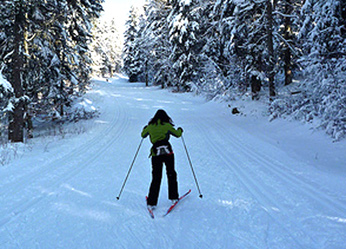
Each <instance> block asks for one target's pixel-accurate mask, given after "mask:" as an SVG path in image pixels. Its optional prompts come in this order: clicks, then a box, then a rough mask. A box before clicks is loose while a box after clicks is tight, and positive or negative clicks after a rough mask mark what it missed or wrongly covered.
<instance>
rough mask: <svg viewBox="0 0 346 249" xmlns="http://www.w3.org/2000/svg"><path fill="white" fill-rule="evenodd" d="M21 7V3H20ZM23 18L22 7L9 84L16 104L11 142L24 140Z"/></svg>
mask: <svg viewBox="0 0 346 249" xmlns="http://www.w3.org/2000/svg"><path fill="white" fill-rule="evenodd" d="M20 4H21V5H22V3H20ZM24 23H25V16H24V13H23V8H22V6H20V7H19V12H18V14H17V16H16V18H15V22H14V30H13V31H14V53H13V71H12V77H11V78H12V80H11V84H12V87H13V91H14V95H15V99H16V103H15V104H14V110H13V113H11V115H10V120H9V121H10V124H9V132H8V138H9V140H10V141H11V142H23V140H24V132H23V128H24V99H23V95H24V91H23V85H22V74H23V69H24V58H23V56H24V49H25V42H24V30H23V26H24Z"/></svg>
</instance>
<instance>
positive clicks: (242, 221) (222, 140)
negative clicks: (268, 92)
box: [0, 77, 346, 249]
mask: <svg viewBox="0 0 346 249" xmlns="http://www.w3.org/2000/svg"><path fill="white" fill-rule="evenodd" d="M86 98H87V99H88V100H90V101H91V102H92V103H93V105H94V106H96V107H98V108H99V110H100V113H101V115H100V116H99V117H98V118H95V119H92V120H87V121H81V122H79V123H78V124H77V125H78V128H75V129H76V130H77V132H75V133H67V134H64V135H61V134H57V135H55V136H53V135H52V134H48V135H45V136H42V135H41V136H38V137H36V138H34V139H32V140H30V141H29V142H28V144H27V145H25V146H19V147H17V150H18V151H17V152H16V153H17V156H16V157H15V159H13V160H12V161H11V162H10V163H9V164H7V165H5V166H0V248H2V249H3V248H69V249H72V248H102V249H104V248H278V249H284V248H290V249H292V248H295V249H296V248H304V249H307V248H316V249H321V248H333V249H337V248H340V249H341V248H346V166H345V165H346V164H345V162H346V153H345V149H346V143H345V141H341V142H338V143H333V142H332V141H331V139H330V138H328V137H327V136H325V135H324V133H323V132H316V131H315V132H314V131H312V130H310V129H309V126H303V125H301V124H299V123H295V122H288V121H285V120H276V121H274V122H271V123H269V122H268V121H267V118H266V117H264V116H263V115H261V111H257V113H256V112H255V111H254V109H253V108H252V109H251V103H250V105H248V103H238V104H239V105H243V107H241V109H242V111H243V112H245V114H246V115H238V116H235V115H232V114H231V108H229V107H228V106H227V104H226V103H216V102H206V101H205V100H204V99H203V98H202V97H196V96H193V95H192V94H189V93H184V94H180V93H171V92H169V91H167V90H161V89H160V88H158V87H148V88H146V87H145V86H144V84H142V83H138V84H129V83H127V80H126V79H125V78H122V77H117V78H114V79H113V81H112V82H111V83H108V82H106V81H103V80H95V81H94V84H93V89H92V90H91V91H90V92H89V93H88V94H87V96H86ZM158 108H163V109H165V110H166V111H167V112H168V114H169V115H170V116H171V117H172V119H173V120H174V122H175V124H176V127H178V126H181V127H183V128H184V139H185V142H186V145H187V147H188V150H189V153H190V156H191V159H192V163H193V166H194V169H195V172H196V174H197V178H198V181H199V184H200V187H201V190H202V193H203V195H204V197H203V199H200V198H199V197H198V191H197V189H196V187H195V183H194V179H193V175H192V173H191V169H190V167H189V164H188V161H187V157H186V154H185V150H184V147H183V145H182V141H181V139H176V138H174V137H173V138H171V142H172V145H173V148H174V150H175V158H176V169H177V172H178V180H179V189H180V193H181V194H183V193H184V192H185V191H186V190H188V189H190V188H191V189H192V193H191V194H190V196H189V197H187V198H186V199H185V200H184V201H182V202H181V203H180V204H179V205H178V206H177V207H176V209H174V210H173V211H172V213H170V214H169V215H168V216H166V217H164V218H163V217H161V216H162V214H163V213H164V211H165V210H166V209H167V208H168V207H169V204H170V203H169V202H168V200H167V183H166V178H165V177H164V178H163V182H162V188H161V194H160V200H159V206H158V208H157V210H156V211H155V215H156V218H155V219H154V220H153V219H151V218H150V216H149V215H148V213H147V210H146V207H145V196H146V195H147V190H148V186H149V182H150V173H151V169H150V159H149V158H148V155H149V148H150V143H149V141H148V139H146V140H145V141H144V142H143V145H142V147H141V149H140V151H139V154H138V158H137V160H136V161H135V164H134V167H133V170H132V172H131V175H130V177H129V179H128V182H127V185H126V186H125V190H124V192H123V193H122V195H121V197H120V200H116V197H117V195H118V193H119V191H120V188H121V184H122V183H123V180H124V178H125V176H126V173H127V171H128V169H129V166H130V164H131V162H132V160H133V156H134V154H135V152H136V149H137V147H138V145H139V143H140V140H141V137H140V132H141V130H142V127H143V126H144V125H146V123H147V122H148V121H149V119H150V118H151V117H152V116H153V114H154V113H155V111H156V110H157V109H158ZM76 127H77V126H76ZM65 129H67V128H66V127H65ZM78 131H80V132H78ZM0 150H1V149H0Z"/></svg>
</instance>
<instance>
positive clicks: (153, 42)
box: [142, 0, 173, 88]
mask: <svg viewBox="0 0 346 249" xmlns="http://www.w3.org/2000/svg"><path fill="white" fill-rule="evenodd" d="M171 10H172V4H171V2H170V1H167V0H150V1H148V4H147V6H146V7H145V14H146V23H145V27H144V28H143V33H142V41H143V43H145V45H143V47H145V50H146V57H147V61H146V71H147V75H148V78H149V80H151V81H152V82H153V84H156V85H161V86H162V88H165V87H167V86H172V84H173V83H172V82H173V79H172V72H171V68H172V65H171V61H170V59H169V57H170V54H171V43H170V41H169V20H168V18H169V15H170V13H171Z"/></svg>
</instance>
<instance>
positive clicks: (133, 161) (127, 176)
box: [117, 138, 144, 200]
mask: <svg viewBox="0 0 346 249" xmlns="http://www.w3.org/2000/svg"><path fill="white" fill-rule="evenodd" d="M143 139H144V138H142V140H141V142H140V143H139V146H138V149H137V151H136V154H135V156H134V158H133V160H132V163H131V166H130V168H129V170H128V172H127V175H126V177H125V180H124V183H123V185H122V187H121V190H120V192H119V195H118V197H117V200H119V199H120V195H121V193H122V192H123V190H124V187H125V184H126V182H127V179H128V178H129V175H130V172H131V170H132V167H133V164H134V163H135V160H136V157H137V155H138V152H139V149H140V148H141V146H142V142H143Z"/></svg>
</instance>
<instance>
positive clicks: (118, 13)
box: [101, 0, 145, 30]
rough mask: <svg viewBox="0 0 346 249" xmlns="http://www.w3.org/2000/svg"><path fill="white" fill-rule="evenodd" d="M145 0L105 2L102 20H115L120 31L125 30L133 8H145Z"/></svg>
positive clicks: (110, 0)
mask: <svg viewBox="0 0 346 249" xmlns="http://www.w3.org/2000/svg"><path fill="white" fill-rule="evenodd" d="M144 3H145V0H105V2H104V3H103V9H104V12H103V13H102V16H101V18H102V19H104V20H111V19H112V18H115V20H116V22H117V23H118V28H119V29H120V30H125V22H126V20H127V18H128V16H129V11H130V8H131V6H132V5H133V6H143V5H144Z"/></svg>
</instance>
